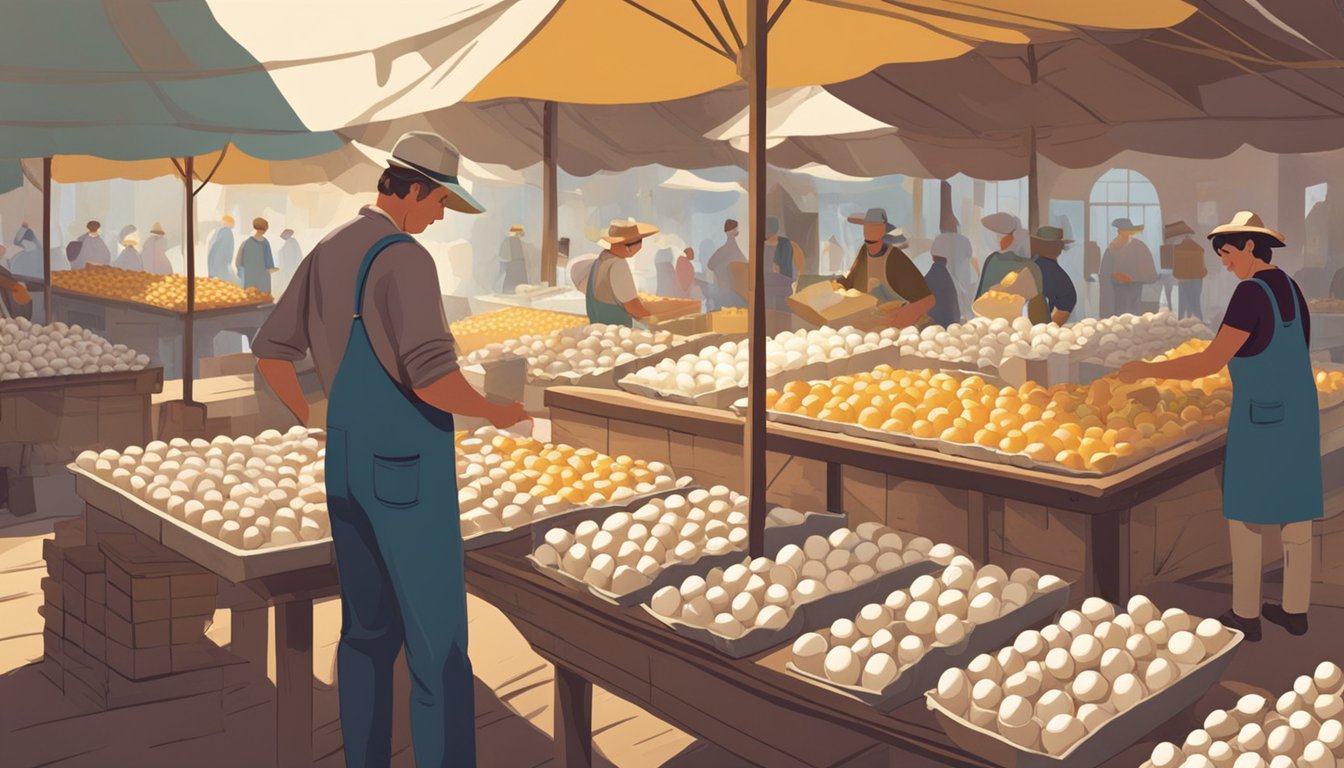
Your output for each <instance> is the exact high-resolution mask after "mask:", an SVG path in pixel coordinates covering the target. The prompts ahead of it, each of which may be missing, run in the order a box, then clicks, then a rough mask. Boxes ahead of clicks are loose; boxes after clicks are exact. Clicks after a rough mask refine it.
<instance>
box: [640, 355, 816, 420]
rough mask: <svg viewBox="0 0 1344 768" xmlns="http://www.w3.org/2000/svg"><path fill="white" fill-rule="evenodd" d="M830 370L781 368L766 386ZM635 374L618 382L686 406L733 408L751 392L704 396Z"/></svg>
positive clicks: (727, 391)
mask: <svg viewBox="0 0 1344 768" xmlns="http://www.w3.org/2000/svg"><path fill="white" fill-rule="evenodd" d="M646 365H647V364H646ZM646 365H641V366H638V367H637V368H636V369H635V370H638V368H643V367H646ZM827 370H828V369H827V365H826V363H810V364H808V365H805V366H803V367H802V368H795V369H793V370H789V371H780V372H779V373H777V374H775V375H774V376H769V377H767V378H766V380H765V386H767V387H774V388H775V389H779V388H780V387H783V386H784V385H785V384H787V383H789V382H790V381H796V380H798V379H802V378H807V379H821V378H828V376H827ZM633 373H634V371H631V372H630V373H629V374H626V375H625V376H624V377H622V379H621V380H619V381H618V382H617V385H618V386H619V387H620V388H621V389H624V390H626V391H627V392H633V393H635V394H637V395H643V396H644V397H649V398H653V399H655V400H667V401H668V402H673V403H682V404H685V405H698V406H700V407H702V408H716V409H731V408H733V406H734V405H735V404H736V402H737V401H738V400H741V399H742V398H744V397H745V396H746V394H747V388H746V387H745V386H740V387H729V388H728V389H716V390H712V391H710V392H706V393H704V394H701V395H687V394H684V393H681V392H668V391H664V390H661V389H656V388H654V387H650V386H648V385H646V384H641V383H639V382H637V381H634V380H633V379H631V378H630V376H631V374H633Z"/></svg>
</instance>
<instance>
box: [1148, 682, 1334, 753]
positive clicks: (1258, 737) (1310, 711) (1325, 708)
mask: <svg viewBox="0 0 1344 768" xmlns="http://www.w3.org/2000/svg"><path fill="white" fill-rule="evenodd" d="M1342 689H1344V673H1341V671H1340V668H1339V665H1338V664H1336V663H1335V662H1333V661H1323V662H1321V663H1320V664H1318V665H1317V666H1316V669H1315V670H1314V672H1313V673H1312V674H1310V675H1300V676H1299V677H1298V678H1297V679H1296V680H1294V681H1293V687H1292V688H1291V689H1289V690H1287V691H1285V692H1284V693H1283V694H1282V695H1280V696H1279V697H1278V698H1277V699H1274V700H1271V699H1267V698H1265V697H1264V696H1261V695H1260V694H1258V693H1248V694H1246V695H1244V696H1242V697H1241V698H1240V699H1239V700H1238V701H1237V704H1236V706H1235V707H1233V708H1231V709H1226V710H1224V709H1215V710H1214V711H1212V712H1210V713H1209V714H1208V716H1207V717H1205V718H1204V727H1203V728H1197V729H1195V730H1193V731H1191V732H1190V734H1189V735H1188V736H1186V737H1185V740H1184V742H1182V743H1181V744H1179V745H1178V744H1175V743H1172V742H1162V743H1161V744H1158V745H1157V746H1156V747H1154V748H1153V752H1152V755H1151V756H1150V757H1149V759H1148V760H1147V761H1146V762H1144V763H1143V768H1180V766H1182V765H1212V766H1221V765H1236V766H1241V767H1242V768H1336V767H1337V766H1339V765H1340V764H1341V763H1344V698H1341V694H1342V693H1344V690H1342Z"/></svg>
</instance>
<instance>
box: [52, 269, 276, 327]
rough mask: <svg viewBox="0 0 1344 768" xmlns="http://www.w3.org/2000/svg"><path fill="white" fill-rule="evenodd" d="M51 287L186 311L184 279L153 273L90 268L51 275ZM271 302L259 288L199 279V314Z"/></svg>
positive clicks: (130, 303) (152, 307)
mask: <svg viewBox="0 0 1344 768" xmlns="http://www.w3.org/2000/svg"><path fill="white" fill-rule="evenodd" d="M51 284H52V286H53V287H55V288H59V289H60V290H61V291H63V292H67V293H70V294H74V295H78V296H86V297H89V298H94V299H99V300H101V301H106V302H112V303H116V304H122V305H125V306H129V307H133V308H136V309H148V310H151V311H157V312H164V313H170V314H175V315H180V314H183V313H185V312H186V311H187V278H186V276H185V275H159V274H154V273H150V272H138V271H134V270H127V269H118V268H116V267H100V266H89V267H85V268H84V269H77V270H62V271H59V272H53V273H52V274H51ZM271 301H272V297H271V294H269V293H262V292H261V291H258V290H257V289H256V288H240V287H238V286H236V285H234V284H233V283H230V282H228V281H225V280H220V279H219V278H215V277H198V278H196V304H195V309H196V312H197V313H198V314H199V313H206V312H212V311H219V310H229V309H240V308H252V307H262V306H266V305H269V304H270V303H271Z"/></svg>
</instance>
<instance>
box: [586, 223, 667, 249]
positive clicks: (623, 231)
mask: <svg viewBox="0 0 1344 768" xmlns="http://www.w3.org/2000/svg"><path fill="white" fill-rule="evenodd" d="M658 231H659V230H658V228H657V227H655V226H653V225H652V224H645V223H643V222H640V221H635V220H634V219H617V220H616V221H613V222H611V226H609V227H607V233H606V234H605V235H603V236H602V237H601V238H599V239H598V241H597V242H598V244H599V245H602V246H604V247H606V248H610V247H611V246H613V245H624V244H625V243H632V242H634V241H636V240H643V239H644V238H646V237H649V236H651V235H656V234H658Z"/></svg>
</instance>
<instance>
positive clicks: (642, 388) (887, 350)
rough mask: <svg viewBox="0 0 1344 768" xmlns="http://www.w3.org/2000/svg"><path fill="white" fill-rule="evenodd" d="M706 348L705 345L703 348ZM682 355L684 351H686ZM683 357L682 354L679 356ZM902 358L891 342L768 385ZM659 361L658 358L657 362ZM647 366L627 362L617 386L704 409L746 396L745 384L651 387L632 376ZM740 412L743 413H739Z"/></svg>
mask: <svg viewBox="0 0 1344 768" xmlns="http://www.w3.org/2000/svg"><path fill="white" fill-rule="evenodd" d="M702 349H703V347H702ZM682 354H685V353H684V352H683V353H682ZM666 357H671V354H670V353H664V354H663V355H660V356H659V359H662V358H666ZM677 357H680V355H677ZM899 361H900V355H899V354H898V353H897V352H896V348H895V345H892V344H888V345H887V346H885V347H881V348H879V349H873V350H869V351H867V352H862V353H860V354H857V355H848V356H845V357H841V358H836V359H835V360H828V361H824V362H817V363H809V364H807V365H804V366H802V367H800V368H792V369H790V370H787V371H780V372H779V373H777V374H775V375H773V376H770V377H768V378H766V380H765V386H766V387H773V388H774V389H782V388H783V387H784V385H785V384H788V383H789V382H791V381H815V380H818V379H830V378H833V377H836V376H846V375H850V374H855V373H862V372H864V371H871V370H872V369H873V368H876V367H877V366H879V365H881V364H883V363H887V364H888V365H891V366H892V367H897V364H898V363H899ZM655 362H656V361H655ZM647 365H648V363H647V362H644V363H643V364H641V365H637V366H631V365H630V364H629V363H627V364H626V365H625V366H622V368H623V369H628V370H623V371H622V373H621V375H620V376H619V377H618V378H617V382H616V383H617V386H619V387H620V388H621V389H624V390H625V391H627V392H633V393H635V394H637V395H643V396H644V397H649V398H653V399H658V400H667V401H669V402H674V403H684V404H686V405H698V406H701V407H704V408H718V409H732V408H734V405H735V404H736V403H737V401H739V400H741V399H742V398H744V397H746V395H747V388H746V386H740V387H729V388H728V389H716V390H713V391H710V392H706V393H704V394H701V395H687V394H685V393H682V392H670V391H665V390H661V389H657V388H656V387H650V386H648V385H647V384H641V383H639V382H636V381H634V380H632V379H630V378H629V377H630V375H631V374H634V373H635V372H636V371H638V370H639V369H640V368H644V367H646V366H647ZM739 415H741V412H739Z"/></svg>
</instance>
